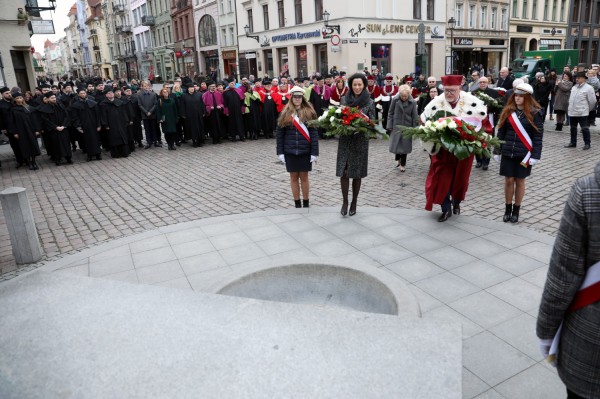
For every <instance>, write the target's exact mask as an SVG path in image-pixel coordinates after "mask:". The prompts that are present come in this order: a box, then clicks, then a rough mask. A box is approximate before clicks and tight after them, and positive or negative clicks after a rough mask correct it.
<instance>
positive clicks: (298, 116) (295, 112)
mask: <svg viewBox="0 0 600 399" xmlns="http://www.w3.org/2000/svg"><path fill="white" fill-rule="evenodd" d="M290 95H291V101H290V102H288V103H287V104H286V106H285V108H284V109H283V110H282V111H281V114H280V115H279V119H278V121H277V130H276V132H275V136H276V137H277V156H278V157H279V159H280V160H281V162H283V163H284V164H285V167H286V169H287V171H288V172H289V174H290V185H291V187H292V195H293V196H294V203H295V205H296V208H302V207H304V208H308V207H309V198H308V195H309V189H310V186H309V182H308V172H310V171H311V170H312V163H313V162H315V161H316V160H317V158H318V157H319V132H318V130H317V129H315V128H308V127H307V126H306V124H307V123H308V121H311V120H314V119H317V113H316V112H315V110H314V108H313V107H312V105H311V104H310V103H308V101H306V98H305V97H304V90H303V89H302V88H301V87H298V86H295V87H294V88H292V90H290ZM300 188H302V198H303V201H302V203H300Z"/></svg>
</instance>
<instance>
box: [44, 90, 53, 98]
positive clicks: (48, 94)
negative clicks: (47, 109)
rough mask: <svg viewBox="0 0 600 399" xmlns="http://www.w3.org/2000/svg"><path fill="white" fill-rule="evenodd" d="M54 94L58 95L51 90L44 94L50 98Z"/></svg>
mask: <svg viewBox="0 0 600 399" xmlns="http://www.w3.org/2000/svg"><path fill="white" fill-rule="evenodd" d="M52 96H56V94H54V93H53V92H51V91H49V92H48V93H46V94H44V97H46V98H50V97H52Z"/></svg>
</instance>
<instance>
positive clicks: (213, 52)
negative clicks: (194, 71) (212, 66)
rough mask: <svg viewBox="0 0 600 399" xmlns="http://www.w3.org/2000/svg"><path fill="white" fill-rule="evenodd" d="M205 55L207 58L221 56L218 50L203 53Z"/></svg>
mask: <svg viewBox="0 0 600 399" xmlns="http://www.w3.org/2000/svg"><path fill="white" fill-rule="evenodd" d="M203 53H204V56H205V57H218V56H219V51H218V50H208V51H203Z"/></svg>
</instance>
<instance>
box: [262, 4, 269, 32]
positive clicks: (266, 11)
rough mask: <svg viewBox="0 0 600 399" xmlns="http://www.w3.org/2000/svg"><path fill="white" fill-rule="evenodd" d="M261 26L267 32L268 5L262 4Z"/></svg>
mask: <svg viewBox="0 0 600 399" xmlns="http://www.w3.org/2000/svg"><path fill="white" fill-rule="evenodd" d="M262 8H263V26H264V27H265V30H269V5H268V4H263V6H262Z"/></svg>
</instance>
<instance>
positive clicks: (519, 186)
mask: <svg viewBox="0 0 600 399" xmlns="http://www.w3.org/2000/svg"><path fill="white" fill-rule="evenodd" d="M532 94H533V88H532V87H531V86H530V85H528V84H527V83H521V84H520V85H518V86H517V87H516V88H515V91H514V94H513V95H512V96H511V97H510V98H509V99H508V103H507V104H506V105H505V106H504V110H503V111H502V114H501V115H500V121H499V123H498V138H499V139H500V140H503V141H505V143H504V144H502V147H501V150H500V152H499V153H498V152H496V155H494V159H495V160H496V161H498V158H499V156H500V155H501V156H502V157H501V161H500V175H501V176H504V197H505V200H506V210H505V213H504V217H503V219H502V220H503V221H504V222H508V221H509V220H510V222H511V223H517V222H518V221H519V210H520V208H521V201H522V200H523V197H524V196H525V178H527V177H528V176H529V174H530V173H531V167H532V166H533V165H535V164H536V163H538V162H539V160H540V157H541V156H542V137H543V134H544V111H543V110H542V109H541V108H540V106H539V104H538V103H537V102H536V101H535V100H534V99H533V97H532ZM519 125H520V126H522V128H523V129H524V130H525V132H526V135H527V136H529V138H530V143H531V146H529V144H527V145H526V144H525V142H529V141H528V140H525V142H523V140H521V138H520V137H519V135H518V134H517V130H519V129H520V126H519ZM513 196H514V199H515V203H514V205H513V204H512V200H513Z"/></svg>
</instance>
